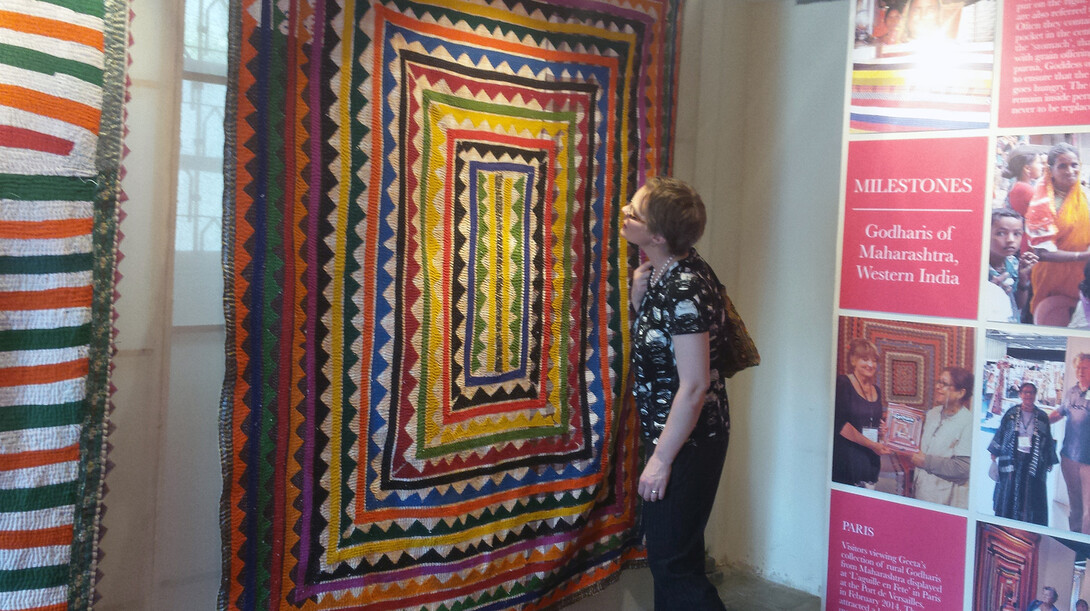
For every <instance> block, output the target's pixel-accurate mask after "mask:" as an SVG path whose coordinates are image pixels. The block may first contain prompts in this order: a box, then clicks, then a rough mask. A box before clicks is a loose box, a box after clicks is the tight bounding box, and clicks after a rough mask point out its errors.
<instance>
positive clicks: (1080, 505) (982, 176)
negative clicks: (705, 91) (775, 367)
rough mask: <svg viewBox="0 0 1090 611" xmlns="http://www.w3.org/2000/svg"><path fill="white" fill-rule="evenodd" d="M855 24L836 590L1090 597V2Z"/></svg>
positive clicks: (1049, 0) (883, 4)
mask: <svg viewBox="0 0 1090 611" xmlns="http://www.w3.org/2000/svg"><path fill="white" fill-rule="evenodd" d="M846 23H848V24H850V25H849V31H850V32H851V42H850V44H851V52H850V64H849V66H848V77H849V86H848V87H849V88H848V102H847V107H846V108H845V113H844V118H845V133H846V136H847V138H846V139H847V144H846V146H845V148H844V155H843V172H842V178H843V191H842V194H843V195H842V200H841V205H842V208H841V210H840V219H841V226H840V234H839V236H840V237H839V239H840V244H839V245H838V246H839V266H838V271H839V274H838V278H837V290H836V295H837V307H836V308H835V316H834V320H833V321H832V324H833V327H834V329H835V334H836V335H835V342H834V346H835V368H834V370H833V371H831V372H830V376H832V377H833V378H834V379H835V384H834V392H833V396H832V397H830V398H829V403H828V410H829V414H830V417H829V421H830V422H831V427H830V428H829V433H828V434H829V439H830V448H831V451H830V455H831V459H830V463H829V471H828V473H829V481H830V514H829V515H830V519H829V549H828V582H827V584H826V590H825V600H826V606H825V608H826V609H836V610H849V609H857V610H874V611H887V610H892V611H924V610H930V609H935V610H938V609H943V610H947V609H965V610H968V609H972V610H973V611H1029V610H1035V609H1040V610H1043V611H1053V610H1061V611H1090V604H1087V601H1090V577H1088V576H1087V571H1086V568H1087V561H1088V560H1090V196H1088V194H1090V187H1088V173H1087V172H1086V170H1085V168H1084V166H1083V163H1082V162H1083V159H1085V158H1087V157H1090V2H1087V1H1086V0H965V1H957V0H858V1H857V2H855V3H853V5H852V12H851V15H850V16H847V20H846Z"/></svg>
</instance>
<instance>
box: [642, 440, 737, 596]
mask: <svg viewBox="0 0 1090 611" xmlns="http://www.w3.org/2000/svg"><path fill="white" fill-rule="evenodd" d="M652 451H654V448H653V446H648V452H647V456H650V455H651V452H652ZM726 455H727V440H726V438H723V439H721V440H712V439H702V440H700V443H699V445H697V446H696V447H693V446H691V445H685V446H683V447H682V448H681V451H680V452H678V454H677V457H676V458H675V459H674V464H673V466H672V467H671V469H670V481H669V482H668V483H667V485H666V494H665V496H663V497H662V499H661V500H658V501H653V502H644V503H643V531H644V537H645V540H646V542H647V563H648V564H649V565H650V567H651V575H652V577H654V578H655V611H670V610H672V609H678V610H683V611H702V610H705V609H712V610H721V609H724V607H723V602H722V601H721V600H720V599H719V593H718V592H716V590H715V586H713V585H712V584H711V582H710V581H708V577H707V575H705V573H704V527H705V526H707V524H708V516H709V515H711V511H712V503H713V502H715V492H716V489H717V488H718V487H719V476H720V475H721V474H722V473H723V460H724V459H725V458H726Z"/></svg>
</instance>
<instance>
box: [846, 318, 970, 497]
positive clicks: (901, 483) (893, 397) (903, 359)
mask: <svg viewBox="0 0 1090 611" xmlns="http://www.w3.org/2000/svg"><path fill="white" fill-rule="evenodd" d="M838 333H839V341H838V346H839V350H838V359H837V363H838V366H837V367H838V370H837V376H836V396H835V401H834V418H833V420H834V424H833V427H834V430H833V464H832V481H833V482H835V483H838V484H846V485H849V486H856V487H861V488H867V489H870V490H875V491H878V492H884V493H888V494H894V495H899V496H906V497H912V498H915V499H918V500H922V501H928V502H932V503H938V504H941V505H948V506H951V507H960V508H967V507H968V499H969V479H970V477H969V476H970V457H971V447H972V437H973V435H972V430H973V426H972V422H973V417H972V409H971V405H972V401H973V397H974V396H975V395H976V388H977V386H976V383H975V381H974V380H975V376H974V375H973V372H972V363H973V335H974V334H973V330H972V329H970V328H966V327H951V326H940V325H929V324H924V323H910V322H898V321H892V320H875V319H868V318H853V317H842V318H841V319H840V325H839V329H838Z"/></svg>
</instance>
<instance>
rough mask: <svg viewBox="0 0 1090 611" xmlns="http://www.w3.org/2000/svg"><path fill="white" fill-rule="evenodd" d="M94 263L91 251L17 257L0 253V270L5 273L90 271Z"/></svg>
mask: <svg viewBox="0 0 1090 611" xmlns="http://www.w3.org/2000/svg"><path fill="white" fill-rule="evenodd" d="M93 265H94V256H93V255H92V254H91V253H89V252H88V253H75V254H69V255H38V256H33V257H18V256H10V255H0V270H3V273H5V274H63V273H69V272H86V271H90V270H91V268H92V266H93Z"/></svg>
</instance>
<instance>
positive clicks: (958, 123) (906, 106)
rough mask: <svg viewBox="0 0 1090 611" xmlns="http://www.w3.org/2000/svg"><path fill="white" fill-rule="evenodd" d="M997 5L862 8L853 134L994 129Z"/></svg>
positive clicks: (897, 2)
mask: <svg viewBox="0 0 1090 611" xmlns="http://www.w3.org/2000/svg"><path fill="white" fill-rule="evenodd" d="M997 5H998V0H979V1H978V2H960V1H959V2H952V1H950V0H858V1H857V4H856V14H855V48H854V49H853V51H852V58H851V60H852V64H853V65H852V98H851V129H852V131H853V132H906V131H927V130H948V129H975V128H984V127H987V126H988V120H989V113H988V110H989V105H990V103H991V89H992V64H993V62H994V55H993V51H994V46H995V45H994V43H995V29H996V17H997V14H998V13H997Z"/></svg>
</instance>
